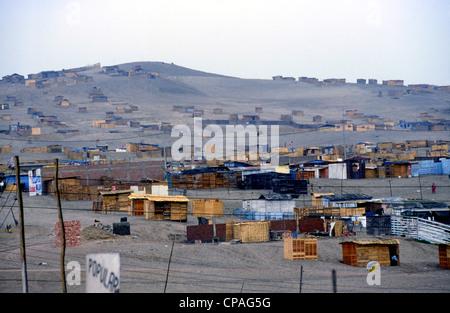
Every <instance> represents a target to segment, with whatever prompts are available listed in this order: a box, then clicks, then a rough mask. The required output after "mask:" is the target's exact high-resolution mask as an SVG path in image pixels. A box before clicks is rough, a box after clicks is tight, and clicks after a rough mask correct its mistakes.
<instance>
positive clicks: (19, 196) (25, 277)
mask: <svg viewBox="0 0 450 313" xmlns="http://www.w3.org/2000/svg"><path fill="white" fill-rule="evenodd" d="M14 160H15V163H16V192H17V200H18V203H19V214H20V253H21V256H22V290H23V293H28V275H27V256H26V252H25V224H24V219H23V201H22V188H21V187H20V164H19V157H18V156H17V155H16V156H14Z"/></svg>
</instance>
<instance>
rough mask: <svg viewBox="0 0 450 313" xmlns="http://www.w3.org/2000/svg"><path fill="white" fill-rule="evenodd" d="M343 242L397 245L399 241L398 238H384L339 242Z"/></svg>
mask: <svg viewBox="0 0 450 313" xmlns="http://www.w3.org/2000/svg"><path fill="white" fill-rule="evenodd" d="M343 243H356V244H358V245H398V244H400V241H399V240H398V239H386V240H375V241H360V240H349V241H342V242H340V244H343Z"/></svg>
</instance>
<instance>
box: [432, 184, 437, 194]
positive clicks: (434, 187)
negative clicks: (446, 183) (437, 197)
mask: <svg viewBox="0 0 450 313" xmlns="http://www.w3.org/2000/svg"><path fill="white" fill-rule="evenodd" d="M431 192H432V193H436V185H435V184H434V183H433V185H432V186H431Z"/></svg>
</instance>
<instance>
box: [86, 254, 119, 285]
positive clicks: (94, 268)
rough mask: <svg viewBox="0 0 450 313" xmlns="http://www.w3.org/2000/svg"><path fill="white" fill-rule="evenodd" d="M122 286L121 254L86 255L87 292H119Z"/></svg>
mask: <svg viewBox="0 0 450 313" xmlns="http://www.w3.org/2000/svg"><path fill="white" fill-rule="evenodd" d="M119 288H120V255H119V254H118V253H98V254H88V255H87V256H86V292H87V293H117V292H119Z"/></svg>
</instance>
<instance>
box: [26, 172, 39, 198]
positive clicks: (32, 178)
mask: <svg viewBox="0 0 450 313" xmlns="http://www.w3.org/2000/svg"><path fill="white" fill-rule="evenodd" d="M28 185H29V195H30V196H36V195H42V178H41V169H39V168H38V169H37V170H36V175H33V171H28Z"/></svg>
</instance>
